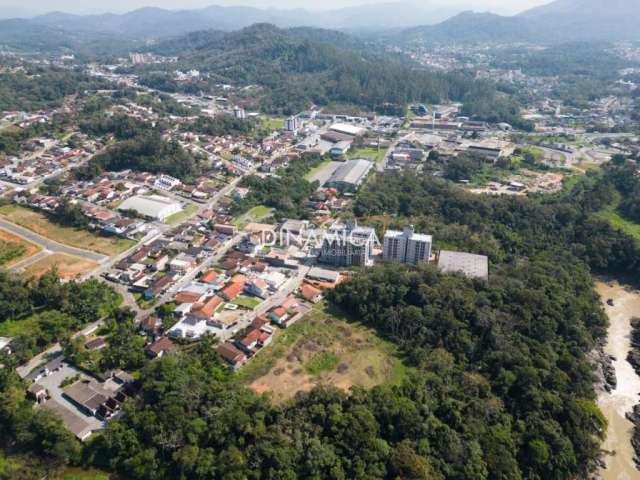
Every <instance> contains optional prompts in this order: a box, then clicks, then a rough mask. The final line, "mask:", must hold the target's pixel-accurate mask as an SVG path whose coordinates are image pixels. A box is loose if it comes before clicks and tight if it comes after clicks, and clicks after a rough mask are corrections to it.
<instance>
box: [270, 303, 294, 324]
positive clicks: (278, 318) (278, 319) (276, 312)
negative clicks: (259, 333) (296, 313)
mask: <svg viewBox="0 0 640 480" xmlns="http://www.w3.org/2000/svg"><path fill="white" fill-rule="evenodd" d="M268 317H269V318H270V319H271V321H272V322H273V323H275V324H276V325H280V326H281V327H284V326H285V325H286V322H287V320H288V319H289V317H290V315H289V313H288V312H287V310H286V309H285V308H282V307H276V308H274V309H273V310H271V311H270V312H269V313H268Z"/></svg>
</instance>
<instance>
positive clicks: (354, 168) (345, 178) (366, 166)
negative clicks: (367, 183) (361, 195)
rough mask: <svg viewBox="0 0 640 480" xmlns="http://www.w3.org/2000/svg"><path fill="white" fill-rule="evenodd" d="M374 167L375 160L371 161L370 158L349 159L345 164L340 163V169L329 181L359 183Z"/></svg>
mask: <svg viewBox="0 0 640 480" xmlns="http://www.w3.org/2000/svg"><path fill="white" fill-rule="evenodd" d="M372 167H373V162H370V161H369V160H364V159H358V160H349V161H348V162H346V163H345V164H344V165H340V166H339V167H338V169H337V170H336V171H335V172H333V175H331V178H330V179H329V181H328V182H327V183H329V184H335V183H349V184H353V185H358V184H359V183H360V182H361V181H362V180H363V179H364V177H366V176H367V174H368V173H369V171H370V170H371V168H372Z"/></svg>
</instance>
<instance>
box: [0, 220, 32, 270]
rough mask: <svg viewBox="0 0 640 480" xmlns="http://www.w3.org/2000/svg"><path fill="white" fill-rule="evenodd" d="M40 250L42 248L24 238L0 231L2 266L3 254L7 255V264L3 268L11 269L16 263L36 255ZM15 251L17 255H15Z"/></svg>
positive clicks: (0, 258) (0, 262)
mask: <svg viewBox="0 0 640 480" xmlns="http://www.w3.org/2000/svg"><path fill="white" fill-rule="evenodd" d="M3 247H4V248H3ZM40 250H41V248H40V247H38V246H37V245H35V244H33V243H31V242H29V241H27V240H25V239H24V238H22V237H19V236H18V235H14V234H13V233H10V232H7V231H6V230H2V229H0V265H2V264H3V257H4V255H3V252H6V253H7V255H6V260H7V262H6V264H4V265H3V266H4V267H7V268H9V267H11V266H12V265H15V264H16V263H18V262H21V261H22V260H24V259H26V258H29V257H31V256H33V255H35V254H36V253H38V252H39V251H40ZM14 251H15V252H16V253H17V255H14V254H13V252H14Z"/></svg>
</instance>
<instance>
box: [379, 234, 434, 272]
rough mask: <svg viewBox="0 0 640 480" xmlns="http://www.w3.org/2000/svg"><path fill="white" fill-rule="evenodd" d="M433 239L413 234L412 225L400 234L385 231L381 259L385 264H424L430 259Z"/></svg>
mask: <svg viewBox="0 0 640 480" xmlns="http://www.w3.org/2000/svg"><path fill="white" fill-rule="evenodd" d="M432 244H433V237H432V236H431V235H423V234H419V233H415V229H414V227H413V225H410V226H408V227H406V228H405V229H404V230H403V231H402V232H400V231H396V230H387V232H386V233H385V234H384V250H383V259H384V261H385V262H399V263H410V264H414V265H416V264H418V263H426V262H428V261H429V259H430V258H431V245H432Z"/></svg>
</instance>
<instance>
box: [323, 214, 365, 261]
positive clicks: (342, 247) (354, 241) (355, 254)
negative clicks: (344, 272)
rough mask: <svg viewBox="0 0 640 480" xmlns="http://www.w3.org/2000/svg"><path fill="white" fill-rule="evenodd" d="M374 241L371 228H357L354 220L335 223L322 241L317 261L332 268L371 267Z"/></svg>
mask: <svg viewBox="0 0 640 480" xmlns="http://www.w3.org/2000/svg"><path fill="white" fill-rule="evenodd" d="M375 240H376V234H375V231H374V230H373V228H369V227H358V224H357V222H356V221H355V220H351V221H348V222H347V223H346V224H344V225H343V224H340V223H335V224H333V225H332V226H331V228H330V229H329V231H328V232H327V234H325V236H324V238H323V240H322V247H321V249H320V256H319V257H318V261H319V262H320V263H324V264H327V265H333V266H334V267H351V266H370V265H373V247H374V245H375Z"/></svg>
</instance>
